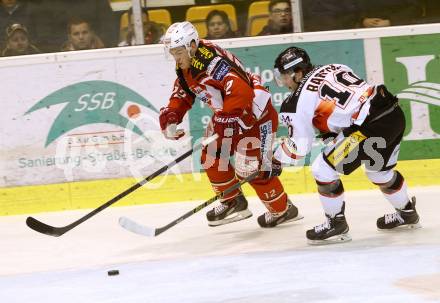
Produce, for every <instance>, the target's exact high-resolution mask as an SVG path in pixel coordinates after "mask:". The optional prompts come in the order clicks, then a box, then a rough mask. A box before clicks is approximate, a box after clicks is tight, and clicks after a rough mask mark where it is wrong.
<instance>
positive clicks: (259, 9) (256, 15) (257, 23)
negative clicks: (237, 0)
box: [246, 1, 269, 36]
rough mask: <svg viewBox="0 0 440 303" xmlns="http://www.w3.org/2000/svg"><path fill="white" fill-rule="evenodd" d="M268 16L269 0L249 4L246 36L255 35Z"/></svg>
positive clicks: (265, 22)
mask: <svg viewBox="0 0 440 303" xmlns="http://www.w3.org/2000/svg"><path fill="white" fill-rule="evenodd" d="M268 18H269V1H256V2H253V3H252V4H251V5H250V6H249V12H248V22H247V27H246V29H247V32H246V35H247V36H256V35H258V33H259V32H261V30H262V29H263V27H264V26H265V25H266V24H267V21H268Z"/></svg>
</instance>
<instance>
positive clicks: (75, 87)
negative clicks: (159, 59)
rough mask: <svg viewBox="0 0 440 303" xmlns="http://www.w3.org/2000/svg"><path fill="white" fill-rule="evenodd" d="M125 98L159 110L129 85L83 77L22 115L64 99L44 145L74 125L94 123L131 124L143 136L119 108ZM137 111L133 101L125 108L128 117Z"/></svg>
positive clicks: (124, 125)
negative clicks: (63, 105)
mask: <svg viewBox="0 0 440 303" xmlns="http://www.w3.org/2000/svg"><path fill="white" fill-rule="evenodd" d="M127 102H129V103H137V104H139V105H142V106H144V107H146V108H149V109H150V110H152V111H154V112H156V113H159V111H158V110H157V109H156V108H155V107H154V106H153V105H152V104H151V103H150V102H148V101H147V100H146V99H145V98H144V97H142V96H141V95H139V94H138V93H136V92H135V91H133V90H131V89H129V88H128V87H125V86H123V85H120V84H118V83H114V82H110V81H85V82H80V83H76V84H72V85H69V86H67V87H64V88H62V89H59V90H57V91H55V92H53V93H52V94H50V95H48V96H47V97H45V98H43V99H42V100H40V101H39V102H38V103H37V104H35V105H34V106H32V107H31V108H30V109H29V110H28V111H27V112H26V113H25V115H28V114H31V113H33V112H35V111H37V110H41V109H50V107H51V106H53V105H56V104H63V103H67V105H66V106H65V107H64V108H63V110H62V111H61V112H60V113H59V115H58V116H57V117H56V118H55V121H54V122H53V124H52V126H51V128H50V130H49V134H48V136H47V138H46V143H45V147H47V146H48V145H49V144H50V143H52V142H53V141H55V140H56V139H57V138H59V137H60V136H62V135H64V134H66V133H68V132H69V131H71V130H73V129H75V128H78V127H80V126H83V125H89V124H95V123H105V124H112V125H116V126H119V127H122V128H127V125H130V128H129V129H131V130H132V131H133V132H135V133H136V134H138V135H139V136H142V135H143V132H142V131H141V130H140V129H139V128H138V127H137V126H136V125H134V126H133V125H132V124H131V123H130V121H129V119H128V118H127V117H125V116H123V115H121V110H122V109H123V107H124V106H125V104H126V103H127ZM139 111H140V107H138V106H137V105H134V104H133V105H131V106H130V107H128V108H127V114H128V116H129V117H130V116H131V115H132V114H133V113H137V112H139Z"/></svg>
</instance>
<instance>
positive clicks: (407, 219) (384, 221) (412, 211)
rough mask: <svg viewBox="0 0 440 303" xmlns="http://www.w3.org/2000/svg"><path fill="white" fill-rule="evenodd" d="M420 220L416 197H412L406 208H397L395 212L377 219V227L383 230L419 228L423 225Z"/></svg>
mask: <svg viewBox="0 0 440 303" xmlns="http://www.w3.org/2000/svg"><path fill="white" fill-rule="evenodd" d="M419 220H420V218H419V215H418V214H417V211H416V197H412V198H411V201H408V204H407V205H406V207H405V208H404V209H396V212H395V213H392V214H386V215H384V216H383V217H380V218H379V219H377V228H378V229H379V230H381V231H391V230H402V229H417V228H420V227H422V226H421V225H420V223H419Z"/></svg>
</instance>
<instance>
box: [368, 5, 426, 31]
mask: <svg viewBox="0 0 440 303" xmlns="http://www.w3.org/2000/svg"><path fill="white" fill-rule="evenodd" d="M360 3H361V7H360V8H361V19H360V20H361V26H362V27H382V26H391V25H405V24H414V23H416V20H417V18H419V17H420V16H421V15H422V7H421V5H420V2H419V0H387V1H383V0H362V1H360Z"/></svg>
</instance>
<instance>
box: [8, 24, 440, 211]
mask: <svg viewBox="0 0 440 303" xmlns="http://www.w3.org/2000/svg"><path fill="white" fill-rule="evenodd" d="M439 32H440V25H438V24H432V25H420V26H405V27H393V28H388V29H379V30H377V29H361V30H349V31H333V32H326V33H304V34H291V35H281V36H270V37H254V38H241V39H235V40H223V41H220V42H219V44H221V45H222V46H223V47H226V48H228V49H231V50H232V51H233V52H234V53H235V54H236V55H237V56H238V57H239V58H241V59H242V61H243V63H244V65H245V66H246V68H247V69H248V70H250V71H252V72H255V73H258V74H260V75H261V77H262V79H263V81H264V82H265V85H267V86H268V87H269V89H270V91H271V93H272V101H273V103H274V105H275V106H276V107H277V108H279V105H280V104H281V102H282V100H283V98H284V97H285V96H286V94H287V92H286V91H285V90H282V89H280V88H278V87H276V85H274V83H273V81H272V80H273V73H272V66H273V60H274V58H275V57H276V55H277V54H278V53H279V52H280V51H281V50H283V49H285V48H286V47H288V46H290V45H291V44H292V43H294V44H295V45H297V46H300V47H304V48H306V49H307V51H308V52H309V54H310V56H311V57H312V59H313V61H314V62H316V63H317V64H326V63H334V62H337V63H342V64H347V65H349V66H350V67H351V68H352V69H353V70H354V71H355V72H356V73H357V74H358V75H359V76H361V77H364V78H365V79H367V80H368V81H369V82H371V83H385V84H386V85H387V86H388V88H389V89H390V90H391V91H392V92H394V93H396V94H398V96H399V97H400V99H401V105H402V108H403V110H404V111H405V114H406V118H407V130H406V132H405V137H404V140H403V142H402V146H401V151H400V160H402V161H401V162H400V163H399V166H398V169H399V170H400V171H401V172H402V173H403V174H404V175H405V177H406V179H407V180H408V183H409V184H410V185H436V184H439V183H440V181H439V180H440V178H439V166H440V164H439V161H440V160H439V159H440V139H439V138H440V135H439V134H440V119H438V118H437V117H438V116H439V114H440V107H439V105H440V75H439V74H438V70H439V69H440V60H439V59H438V55H439V54H440V42H439V41H440V39H439V37H440V35H439V34H438V33H439ZM11 75H14V76H13V77H11ZM174 77H175V76H174V72H173V62H171V61H166V60H165V58H164V56H163V50H162V47H161V46H158V45H153V46H141V47H131V48H115V49H104V50H91V51H84V52H78V53H75V52H67V53H56V54H41V55H35V56H25V57H15V58H1V59H0V82H1V83H4V84H5V86H4V87H3V88H2V98H1V100H0V102H2V120H1V123H0V136H1V140H0V149H1V150H2V153H1V154H0V167H1V168H2V169H1V173H2V175H1V178H0V215H13V214H23V213H33V212H43V211H57V210H66V209H78V208H94V207H96V206H97V205H100V204H101V203H103V202H105V201H107V200H108V199H110V198H112V197H113V196H114V195H116V194H118V193H120V192H122V191H123V190H125V189H126V188H128V187H129V186H130V185H132V184H134V183H135V182H136V179H135V178H137V180H139V179H140V178H142V177H144V176H147V175H149V174H151V173H152V172H153V171H155V170H156V169H157V168H159V167H161V166H162V165H163V164H164V163H165V162H169V161H170V160H172V159H173V158H175V157H176V156H177V155H179V154H182V153H183V152H184V151H186V150H188V149H189V148H190V146H191V145H192V144H194V142H195V141H197V140H198V139H199V138H200V137H201V136H202V135H203V132H204V126H205V125H206V123H207V122H208V121H209V116H210V110H209V109H208V108H207V107H205V106H204V105H203V103H202V102H200V100H197V101H196V102H195V104H194V106H193V109H192V110H191V111H190V112H189V114H188V115H187V116H186V118H185V119H184V121H183V123H182V126H183V128H184V129H185V130H186V132H187V134H189V135H191V137H187V139H186V140H183V141H182V140H179V142H171V141H168V142H166V141H165V140H159V139H158V138H159V137H160V136H161V134H160V131H159V127H158V123H157V120H158V119H157V115H158V111H159V109H160V108H161V107H162V106H164V105H165V104H166V102H167V100H168V96H169V94H170V91H171V89H172V83H173V79H174ZM3 103H4V104H3ZM285 132H286V131H285V129H281V130H280V133H279V135H284V134H285ZM319 148H320V147H319V146H318V145H317V146H316V148H315V149H314V151H313V152H312V156H311V157H310V158H309V159H308V160H307V161H308V162H307V163H306V165H308V164H310V162H311V161H313V158H314V157H316V155H317V154H318V153H319ZM198 159H199V154H195V155H194V156H193V157H192V158H191V159H188V160H186V161H183V162H182V165H179V166H178V167H177V166H176V167H175V168H174V169H173V170H172V172H171V174H172V175H171V176H167V177H163V178H162V179H160V180H156V181H155V182H153V183H152V184H148V185H147V186H145V187H144V188H142V189H139V190H138V191H137V192H135V193H134V194H132V195H130V196H129V197H127V198H126V199H124V200H122V201H121V202H119V203H118V205H132V204H145V203H161V202H170V201H177V200H200V199H202V200H203V199H208V198H209V197H210V196H211V195H212V191H211V188H210V186H209V184H208V183H207V180H206V177H205V176H204V175H203V174H200V173H199V171H200V165H199V164H198V162H199V160H198ZM282 180H283V182H284V184H285V187H286V190H287V192H288V193H289V194H295V193H303V192H313V191H315V184H314V181H313V179H312V178H311V175H310V172H309V169H308V168H307V167H306V168H305V169H296V168H292V169H291V170H286V172H284V173H283V176H282ZM344 184H345V185H346V189H347V190H351V189H367V188H372V187H371V184H369V182H368V181H367V179H366V178H365V176H363V173H362V171H359V172H356V173H355V175H354V176H350V177H348V178H344ZM246 190H247V191H248V192H249V194H250V195H252V194H253V191H252V190H250V189H249V188H247V189H246Z"/></svg>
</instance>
